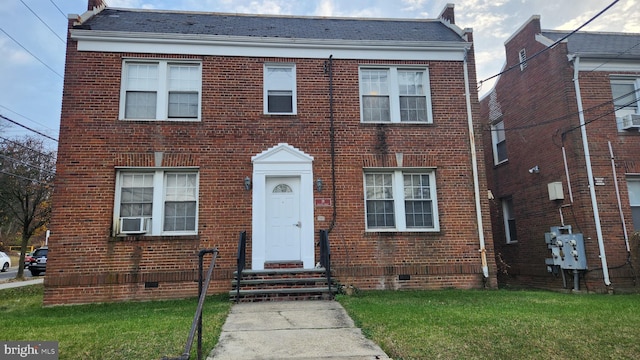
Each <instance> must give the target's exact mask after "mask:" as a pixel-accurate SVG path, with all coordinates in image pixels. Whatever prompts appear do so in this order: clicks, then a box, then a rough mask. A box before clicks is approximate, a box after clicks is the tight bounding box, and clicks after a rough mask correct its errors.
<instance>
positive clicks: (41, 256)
mask: <svg viewBox="0 0 640 360" xmlns="http://www.w3.org/2000/svg"><path fill="white" fill-rule="evenodd" d="M47 253H49V248H48V247H46V246H43V247H41V248H39V249H36V250H35V251H34V252H33V255H32V259H31V262H30V263H29V271H31V275H33V276H38V275H40V273H42V272H45V271H47Z"/></svg>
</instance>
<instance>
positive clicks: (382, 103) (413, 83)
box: [360, 67, 433, 123]
mask: <svg viewBox="0 0 640 360" xmlns="http://www.w3.org/2000/svg"><path fill="white" fill-rule="evenodd" d="M360 119H361V121H362V122H366V123H400V122H402V123H433V117H432V111H431V90H430V86H429V72H428V69H427V68H420V69H413V68H399V67H385V68H377V67H375V68H374V67H361V68H360Z"/></svg>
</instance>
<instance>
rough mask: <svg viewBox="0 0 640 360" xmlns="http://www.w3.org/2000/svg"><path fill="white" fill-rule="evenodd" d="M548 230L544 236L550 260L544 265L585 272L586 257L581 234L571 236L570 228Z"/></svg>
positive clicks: (558, 227) (562, 227)
mask: <svg viewBox="0 0 640 360" xmlns="http://www.w3.org/2000/svg"><path fill="white" fill-rule="evenodd" d="M550 230H551V231H550V232H548V233H545V234H544V238H545V242H546V243H547V247H548V248H549V250H551V259H546V261H545V263H546V264H547V265H557V266H560V268H562V269H571V270H586V269H587V257H586V254H585V250H584V238H583V237H582V234H573V233H572V232H571V226H556V227H551V229H550Z"/></svg>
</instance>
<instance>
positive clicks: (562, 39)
mask: <svg viewBox="0 0 640 360" xmlns="http://www.w3.org/2000/svg"><path fill="white" fill-rule="evenodd" d="M618 1H620V0H615V1H614V2H612V3H611V4H609V6H607V7H606V8H604V9H603V10H602V11H600V12H599V13H597V14H596V15H595V16H594V17H592V18H591V19H589V20H588V21H587V22H586V23H584V24H582V25H581V26H580V27H578V28H577V29H575V30H573V31H571V32H570V33H568V34H567V35H565V36H563V37H562V38H560V39H558V40H556V42H554V43H553V44H551V45H549V46H547V47H546V48H544V49H542V50H540V51H538V52H537V53H535V54H533V55H532V56H530V57H528V58H527V59H525V60H522V61H521V62H519V63H517V64H515V65H512V66H510V67H509V68H507V69H506V70H503V71H501V72H499V73H497V74H495V75H493V76H491V77H488V78H486V79H484V80H480V82H479V87H480V86H482V84H483V83H484V82H485V81H488V80H491V79H493V78H495V77H498V76H500V75H502V74H505V73H507V72H509V71H511V70H513V69H515V68H517V67H519V66H520V65H522V64H524V63H525V62H528V61H531V59H533V58H535V57H537V56H538V55H541V54H543V53H545V52H547V51H548V50H549V49H551V48H553V47H555V46H556V45H558V44H559V43H561V42H562V41H564V40H565V39H567V38H568V37H569V36H571V35H573V34H575V33H576V32H578V31H579V30H580V29H582V28H583V27H585V26H587V25H588V24H589V23H591V22H592V21H593V20H595V19H596V18H598V17H599V16H600V15H602V14H604V12H605V11H607V10H609V9H610V8H611V7H612V6H613V5H615V4H616V3H617V2H618Z"/></svg>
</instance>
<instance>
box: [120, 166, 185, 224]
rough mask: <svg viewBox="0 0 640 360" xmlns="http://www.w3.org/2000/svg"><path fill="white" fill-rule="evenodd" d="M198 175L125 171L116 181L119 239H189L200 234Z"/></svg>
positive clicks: (173, 172) (168, 171) (181, 172)
mask: <svg viewBox="0 0 640 360" xmlns="http://www.w3.org/2000/svg"><path fill="white" fill-rule="evenodd" d="M197 213H198V173H197V172H196V171H191V170H188V171H182V170H175V171H174V170H150V171H145V170H121V171H119V172H118V177H117V181H116V203H115V216H114V219H115V222H114V224H115V228H116V230H115V233H116V234H117V235H127V234H145V235H187V234H195V233H196V232H197V222H198V221H197Z"/></svg>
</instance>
